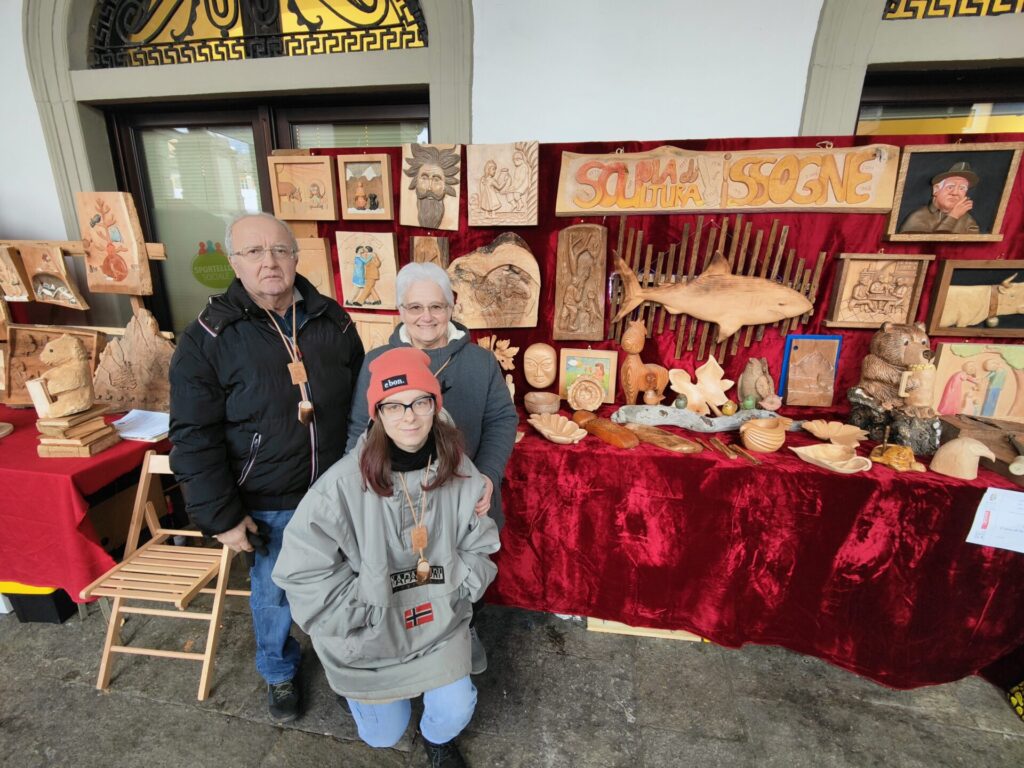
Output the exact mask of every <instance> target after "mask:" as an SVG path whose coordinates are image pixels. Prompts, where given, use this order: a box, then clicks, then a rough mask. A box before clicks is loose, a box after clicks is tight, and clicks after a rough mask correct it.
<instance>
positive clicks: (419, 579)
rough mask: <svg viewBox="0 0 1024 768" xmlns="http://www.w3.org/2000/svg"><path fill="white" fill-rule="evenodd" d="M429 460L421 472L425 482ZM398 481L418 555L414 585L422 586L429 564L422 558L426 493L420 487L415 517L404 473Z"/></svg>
mask: <svg viewBox="0 0 1024 768" xmlns="http://www.w3.org/2000/svg"><path fill="white" fill-rule="evenodd" d="M430 461H431V460H430V459H428V460H427V468H426V469H425V470H423V479H424V480H426V478H427V476H428V475H429V474H430ZM398 479H399V481H401V483H402V492H403V493H404V494H405V503H406V504H408V505H409V512H410V514H412V526H413V527H412V537H411V538H412V548H413V549H414V550H415V551H416V553H417V554H418V555H419V560H417V561H416V584H417V585H419V586H423V585H424V584H426V583H427V581H428V580H429V579H430V562H429V561H428V560H427V558H426V557H424V556H423V550H424V549H426V548H427V540H428V537H427V526H425V525H424V524H423V521H424V518H425V517H426V515H427V492H426V490H425V489H424V488H423V486H420V516H419V517H418V518H417V517H416V507H415V506H414V505H413V503H412V496H411V495H410V494H409V486H408V485H406V483H405V473H404V472H399V473H398Z"/></svg>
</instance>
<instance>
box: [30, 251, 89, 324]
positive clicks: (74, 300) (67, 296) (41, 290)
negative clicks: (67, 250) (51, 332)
mask: <svg viewBox="0 0 1024 768" xmlns="http://www.w3.org/2000/svg"><path fill="white" fill-rule="evenodd" d="M18 250H19V251H20V253H21V261H22V263H23V264H24V265H25V274H26V275H27V276H28V280H29V283H30V285H31V286H32V293H33V294H34V295H35V299H36V301H40V302H43V303H44V304H56V305H58V306H61V307H67V308H69V309H88V308H89V304H88V303H87V302H86V300H85V299H83V298H82V294H80V293H79V292H78V287H77V286H76V285H75V279H74V278H73V277H71V276H70V275H69V274H68V268H67V264H65V263H64V252H63V251H62V250H61V249H60V248H58V247H57V246H53V245H46V244H45V243H42V244H40V245H29V244H27V243H26V244H23V245H21V246H20V247H19V248H18Z"/></svg>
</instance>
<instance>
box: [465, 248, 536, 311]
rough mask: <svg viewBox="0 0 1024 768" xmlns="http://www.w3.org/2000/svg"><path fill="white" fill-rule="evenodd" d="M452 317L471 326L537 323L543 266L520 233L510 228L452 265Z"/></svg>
mask: <svg viewBox="0 0 1024 768" xmlns="http://www.w3.org/2000/svg"><path fill="white" fill-rule="evenodd" d="M448 276H449V277H450V278H451V281H452V289H453V290H454V291H455V293H456V298H455V311H454V313H453V317H454V318H455V319H456V320H458V321H459V322H460V323H462V324H463V325H465V326H466V327H467V328H534V327H536V325H537V304H538V300H539V298H540V268H539V267H538V265H537V259H535V258H534V257H533V253H531V252H530V247H529V246H528V245H527V244H526V241H525V240H523V239H522V238H521V237H519V235H517V234H515V233H513V232H505V233H504V234H501V235H498V237H496V238H495V239H494V241H493V242H492V243H491V244H490V245H485V246H483V247H481V248H478V249H477V250H475V251H473V252H472V253H469V254H466V255H465V256H460V257H459V258H457V259H455V261H453V262H452V263H451V265H450V266H449V267H448Z"/></svg>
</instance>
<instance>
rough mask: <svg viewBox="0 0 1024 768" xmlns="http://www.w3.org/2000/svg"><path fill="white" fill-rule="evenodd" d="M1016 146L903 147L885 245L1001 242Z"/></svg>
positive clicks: (1018, 149)
mask: <svg viewBox="0 0 1024 768" xmlns="http://www.w3.org/2000/svg"><path fill="white" fill-rule="evenodd" d="M1022 148H1024V143H1021V142H1000V143H985V144H924V145H919V146H909V147H904V149H903V157H902V158H901V160H900V174H899V177H898V178H897V180H896V195H895V199H894V202H893V206H892V213H891V214H890V215H889V227H888V239H889V240H910V241H917V240H925V241H955V242H985V241H995V240H1002V239H1003V233H1002V226H1003V214H1004V213H1005V212H1006V203H1007V201H1008V200H1009V197H1010V189H1011V188H1012V187H1013V180H1014V178H1015V177H1016V176H1017V167H1018V166H1019V165H1020V155H1021V149H1022Z"/></svg>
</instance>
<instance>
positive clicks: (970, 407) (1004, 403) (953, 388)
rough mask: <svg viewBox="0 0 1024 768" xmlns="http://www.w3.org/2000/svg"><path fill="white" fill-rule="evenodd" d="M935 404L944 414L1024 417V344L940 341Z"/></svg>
mask: <svg viewBox="0 0 1024 768" xmlns="http://www.w3.org/2000/svg"><path fill="white" fill-rule="evenodd" d="M932 407H934V408H935V410H936V411H937V412H938V413H939V415H941V416H951V415H955V414H964V415H965V416H983V417H991V418H998V419H1007V420H1009V421H1018V422H1021V421H1024V346H1021V345H1019V344H939V345H938V346H937V348H936V351H935V386H934V388H933V389H932Z"/></svg>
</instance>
